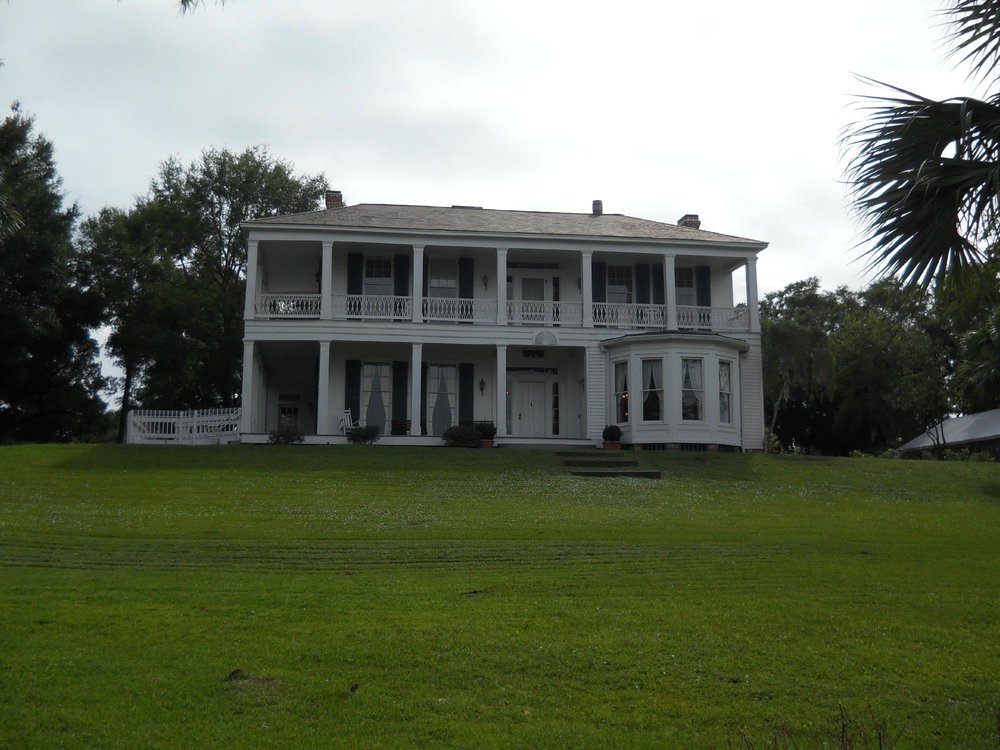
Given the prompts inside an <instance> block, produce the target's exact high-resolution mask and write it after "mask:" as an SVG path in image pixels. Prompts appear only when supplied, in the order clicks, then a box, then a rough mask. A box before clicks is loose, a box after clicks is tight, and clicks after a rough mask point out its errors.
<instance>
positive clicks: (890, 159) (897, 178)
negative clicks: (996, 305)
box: [843, 0, 1000, 288]
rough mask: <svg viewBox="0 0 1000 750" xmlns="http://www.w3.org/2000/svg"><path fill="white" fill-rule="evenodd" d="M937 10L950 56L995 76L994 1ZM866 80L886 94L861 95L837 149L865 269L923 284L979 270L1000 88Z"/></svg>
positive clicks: (987, 240) (992, 203) (988, 221)
mask: <svg viewBox="0 0 1000 750" xmlns="http://www.w3.org/2000/svg"><path fill="white" fill-rule="evenodd" d="M943 14H944V16H945V18H946V21H947V24H948V27H949V29H950V30H949V32H948V34H947V39H948V41H949V42H950V43H951V45H952V55H953V56H955V57H958V58H959V59H960V60H961V61H963V62H968V63H969V64H970V65H971V69H972V75H973V76H977V77H981V78H985V77H988V76H991V75H994V73H995V72H996V70H997V67H998V63H1000V0H953V1H952V4H951V6H950V7H949V8H948V9H947V10H945V11H943ZM865 80H867V81H869V82H871V83H873V84H876V85H879V86H881V87H883V89H885V91H884V92H883V93H882V94H881V95H878V96H867V97H864V100H865V101H866V102H867V103H868V106H867V107H865V111H866V112H867V120H866V121H864V122H861V123H858V124H856V125H854V126H853V127H852V128H850V129H848V131H847V132H846V133H845V135H844V139H843V145H844V146H845V149H846V151H847V152H848V153H849V154H850V159H849V162H848V167H847V180H848V182H849V184H850V186H851V191H852V201H853V204H854V208H855V210H856V211H857V213H858V215H859V217H860V219H861V221H862V224H863V226H864V233H865V239H866V240H868V241H870V242H871V244H870V247H869V249H868V250H866V251H865V254H866V255H867V259H868V262H869V269H870V270H876V271H880V272H881V273H882V274H883V275H895V276H898V277H899V278H900V279H901V280H902V281H904V282H907V283H914V284H917V285H919V286H921V287H924V288H926V287H927V286H929V285H930V284H931V283H932V282H934V281H940V280H943V279H945V278H946V277H952V278H960V277H962V276H966V275H968V272H969V271H973V270H977V269H979V268H981V267H982V265H983V264H984V263H985V261H986V259H987V257H988V253H987V248H989V247H990V246H991V245H993V244H994V243H995V242H996V241H997V228H998V227H1000V93H997V94H993V95H991V96H989V97H987V98H986V99H984V100H980V99H973V98H970V97H955V98H952V99H945V100H943V101H936V100H933V99H927V98H925V97H923V96H920V95H918V94H915V93H913V92H910V91H906V90H905V89H901V88H898V87H895V86H890V85H887V84H882V83H879V82H878V81H873V80H872V79H865ZM990 83H991V84H993V85H994V86H996V85H997V84H998V83H1000V78H998V77H994V79H993V80H992V81H991V82H990Z"/></svg>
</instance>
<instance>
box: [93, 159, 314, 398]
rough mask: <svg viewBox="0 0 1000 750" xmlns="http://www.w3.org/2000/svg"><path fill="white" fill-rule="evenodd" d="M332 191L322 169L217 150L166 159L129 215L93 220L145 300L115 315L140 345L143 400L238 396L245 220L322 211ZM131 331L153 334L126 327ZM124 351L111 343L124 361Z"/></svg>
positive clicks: (116, 329) (116, 338) (122, 334)
mask: <svg viewBox="0 0 1000 750" xmlns="http://www.w3.org/2000/svg"><path fill="white" fill-rule="evenodd" d="M325 188H326V178H325V177H324V176H323V175H321V174H320V175H313V176H309V175H304V176H300V175H296V174H295V173H294V171H293V168H292V166H291V165H290V164H288V163H286V162H283V161H281V160H278V159H275V158H273V157H272V156H271V155H270V154H269V153H268V151H267V149H266V148H264V147H262V146H257V147H254V148H249V149H246V150H245V151H243V152H241V153H234V152H231V151H228V150H226V149H209V150H206V151H205V152H203V153H202V155H201V157H200V158H199V159H197V160H195V161H193V162H192V163H190V164H187V165H185V164H182V163H181V162H180V161H179V160H177V159H169V160H167V161H166V162H164V163H163V164H162V165H161V166H160V170H159V173H158V174H157V175H156V177H154V179H153V181H152V185H151V187H150V192H149V194H148V195H147V196H145V197H143V198H142V199H140V200H139V201H138V203H137V205H136V206H135V207H134V209H133V210H132V211H131V212H130V213H129V214H127V215H123V214H120V213H119V214H118V215H112V214H107V215H105V216H104V217H103V219H102V217H98V218H97V220H96V223H95V224H94V225H93V226H91V225H90V224H88V230H90V229H93V232H92V233H90V237H91V239H92V240H94V243H93V244H92V249H93V250H94V251H95V252H97V253H98V254H102V253H103V254H105V255H106V256H107V257H109V258H117V259H118V260H120V261H121V262H122V263H124V264H126V272H127V273H128V274H129V278H128V280H127V284H128V288H127V289H126V290H125V291H126V292H127V293H128V294H132V293H136V294H138V296H139V297H140V298H141V299H142V300H145V302H144V303H140V302H137V303H136V305H132V306H131V307H128V308H127V309H126V308H125V307H124V305H125V302H124V301H121V302H120V303H119V307H118V309H117V312H114V316H113V319H112V321H111V323H112V327H113V333H112V339H111V343H112V346H113V347H116V346H119V344H120V343H121V342H125V341H134V342H135V346H132V347H130V350H131V351H134V352H137V353H138V354H137V359H136V360H135V362H136V367H135V370H134V372H133V376H134V377H137V378H139V379H140V380H141V382H140V383H139V384H138V385H139V387H138V388H137V389H136V392H137V395H138V401H139V402H140V403H141V404H142V405H143V406H146V407H153V408H203V407H213V406H232V405H235V404H237V403H238V402H239V397H240V377H241V368H240V363H241V358H242V354H243V348H242V337H243V298H244V274H245V272H246V262H247V247H246V239H245V237H244V235H243V233H242V231H241V230H240V222H243V221H246V220H248V219H254V218H259V217H262V216H273V215H277V214H282V213H292V212H297V211H309V210H312V209H315V208H317V207H318V205H319V200H320V198H321V197H322V195H323V191H324V190H325ZM167 266H169V267H170V268H171V269H173V270H175V271H176V274H172V273H168V272H167V271H166V268H167ZM111 268H118V266H116V265H115V264H112V265H111V266H110V267H109V269H111ZM164 284H166V286H164ZM112 286H113V284H112ZM140 288H141V289H142V291H141V292H137V290H138V289H140ZM165 289H166V290H167V292H166V293H164V290H165ZM126 298H127V297H126ZM142 304H145V305H146V306H147V307H146V309H142V308H141V305H142ZM152 309H155V310H156V314H155V317H154V319H153V320H152V321H149V320H147V319H146V316H147V315H148V313H149V311H150V310H152ZM149 326H152V327H153V329H155V330H154V331H150V330H149ZM133 329H135V330H138V331H140V332H142V331H146V333H139V334H137V335H132V334H130V333H128V331H130V330H133ZM151 342H155V345H154V346H152V347H147V346H146V345H147V344H149V343H151ZM125 350H126V349H124V348H122V349H113V351H114V352H115V354H116V356H118V357H119V358H122V357H123V352H125ZM140 350H142V351H140ZM143 352H147V353H148V356H147V354H146V353H143ZM122 361H123V364H124V360H122ZM126 375H128V373H127V372H126ZM130 385H131V383H130ZM130 395H131V394H130Z"/></svg>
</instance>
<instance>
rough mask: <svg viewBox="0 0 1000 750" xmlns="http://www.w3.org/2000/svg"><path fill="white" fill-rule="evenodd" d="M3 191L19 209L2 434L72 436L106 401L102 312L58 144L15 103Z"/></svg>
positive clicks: (2, 349)
mask: <svg viewBox="0 0 1000 750" xmlns="http://www.w3.org/2000/svg"><path fill="white" fill-rule="evenodd" d="M0 178H2V181H3V182H2V185H0V195H2V196H3V199H4V203H5V214H6V215H7V216H14V217H17V221H16V223H14V224H13V225H11V224H9V223H8V224H7V227H6V228H5V230H4V231H3V232H0V300H2V304H3V311H4V313H3V324H2V325H0V441H3V440H40V441H52V440H68V439H70V438H72V437H74V436H76V435H79V434H81V433H85V432H89V431H91V430H93V429H94V426H95V425H96V424H97V422H98V420H99V418H100V415H101V414H102V412H103V411H104V406H103V403H102V401H101V400H100V398H99V392H100V389H101V387H102V386H103V384H104V383H103V380H102V379H101V376H100V368H99V366H98V364H97V346H96V343H95V342H94V341H93V339H92V338H91V337H90V334H89V329H91V328H92V327H94V326H96V325H98V324H99V323H100V319H101V305H100V299H99V295H98V294H97V293H95V291H94V290H93V289H90V288H89V287H88V285H87V283H86V279H85V277H84V274H82V273H81V264H80V263H79V257H78V255H77V253H76V250H75V248H74V245H73V242H72V234H73V230H74V225H75V223H76V220H77V216H78V211H77V207H76V206H75V205H72V206H68V207H67V206H64V205H63V196H62V190H61V180H60V178H59V175H58V173H57V172H56V166H55V160H54V158H53V151H52V144H51V143H50V142H49V141H48V140H46V139H45V138H44V137H43V136H41V135H38V134H37V133H35V132H34V122H33V119H32V118H31V117H29V116H27V115H25V114H24V113H22V112H21V111H20V108H19V107H18V106H17V105H15V106H14V108H13V110H12V112H11V114H10V115H9V116H8V117H7V118H6V119H5V120H4V121H3V122H2V123H0Z"/></svg>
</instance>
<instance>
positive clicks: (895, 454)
mask: <svg viewBox="0 0 1000 750" xmlns="http://www.w3.org/2000/svg"><path fill="white" fill-rule="evenodd" d="M878 457H879V458H902V457H903V451H901V450H897V449H896V448H886V449H885V450H884V451H882V452H881V453H879V454H878Z"/></svg>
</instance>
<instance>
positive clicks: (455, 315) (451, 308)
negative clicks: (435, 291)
mask: <svg viewBox="0 0 1000 750" xmlns="http://www.w3.org/2000/svg"><path fill="white" fill-rule="evenodd" d="M423 316H424V320H428V321H432V322H460V323H496V322H497V301H496V300H495V299H469V298H465V297H424V305H423Z"/></svg>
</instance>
